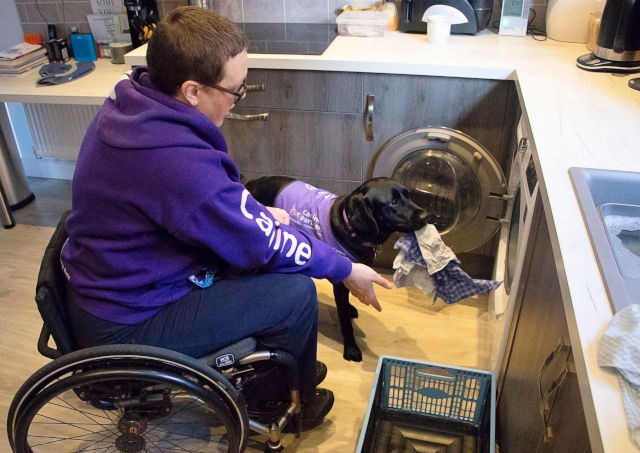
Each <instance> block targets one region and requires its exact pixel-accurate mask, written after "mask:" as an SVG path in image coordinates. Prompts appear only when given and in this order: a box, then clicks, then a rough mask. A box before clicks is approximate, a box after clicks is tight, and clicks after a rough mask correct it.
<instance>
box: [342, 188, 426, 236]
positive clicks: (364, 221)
mask: <svg viewBox="0 0 640 453" xmlns="http://www.w3.org/2000/svg"><path fill="white" fill-rule="evenodd" d="M346 210H347V212H348V217H349V222H350V223H351V225H352V226H353V227H354V228H355V229H356V230H358V231H362V232H368V233H370V234H371V236H376V237H384V236H388V235H389V234H391V233H393V232H394V231H399V232H401V233H410V232H413V231H415V230H418V229H420V228H422V227H423V226H424V225H425V224H426V223H427V212H426V211H425V210H424V209H422V208H421V207H420V206H418V205H417V204H415V203H414V202H413V201H411V198H409V190H408V189H407V188H406V187H404V186H403V185H402V184H400V183H399V182H397V181H395V180H394V179H391V178H384V177H382V178H373V179H369V180H368V181H366V182H364V183H363V184H362V185H361V186H360V187H358V188H357V189H356V190H354V191H353V192H352V193H351V194H350V195H349V196H348V197H347V200H346ZM374 230H375V231H374Z"/></svg>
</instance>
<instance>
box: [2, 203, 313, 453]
mask: <svg viewBox="0 0 640 453" xmlns="http://www.w3.org/2000/svg"><path fill="white" fill-rule="evenodd" d="M68 214H69V211H67V212H65V213H64V214H63V216H62V218H61V219H60V221H59V223H58V226H57V227H56V230H55V232H54V234H53V236H52V237H51V240H50V241H49V244H48V246H47V248H46V250H45V254H44V256H43V259H42V263H41V266H40V271H39V274H38V283H37V285H36V297H35V299H36V302H37V305H38V310H39V312H40V315H41V317H42V319H43V326H42V330H41V332H40V336H39V338H38V351H39V352H40V353H41V354H42V355H43V356H45V357H47V358H50V359H53V361H52V362H50V363H48V364H46V365H45V366H44V367H42V368H40V369H39V370H38V371H36V372H35V373H34V374H33V375H32V376H31V377H30V378H29V379H27V380H26V381H25V383H24V384H23V385H22V387H21V388H20V389H19V390H18V392H17V393H16V395H15V397H14V399H13V401H12V403H11V406H10V408H9V413H8V417H7V433H8V438H9V443H10V445H11V448H12V449H13V450H14V451H15V452H17V453H22V452H35V451H37V450H34V449H33V448H32V447H33V446H30V445H29V444H28V439H29V432H30V430H31V429H32V428H33V426H34V425H35V423H34V422H33V420H34V419H35V418H36V417H38V416H39V417H41V418H44V419H45V420H48V419H52V420H53V419H54V418H53V417H51V416H50V415H48V414H47V415H42V414H40V413H39V411H41V410H43V408H47V409H48V408H49V406H47V405H48V404H49V403H51V401H54V400H55V401H56V402H55V403H51V406H52V407H53V410H54V412H55V411H57V412H67V405H69V406H71V405H73V404H76V401H75V400H76V399H77V400H78V401H81V402H82V403H81V404H83V405H84V406H83V407H86V408H88V409H79V410H78V412H79V413H81V414H83V416H87V414H86V413H83V411H87V412H89V411H91V413H92V416H93V412H94V411H95V412H97V413H100V411H102V412H104V413H105V414H107V415H109V417H111V418H113V417H119V418H118V420H117V423H115V421H116V420H109V422H110V423H113V425H114V426H115V428H114V427H111V430H110V431H108V432H107V431H105V433H104V434H103V433H102V432H101V433H100V434H99V435H100V436H104V438H105V439H107V440H102V438H100V439H99V440H95V443H96V445H97V444H100V443H105V444H106V445H107V446H109V448H112V447H115V448H116V450H115V451H122V452H130V453H135V452H138V451H143V450H145V451H146V448H147V447H146V444H147V443H148V442H155V443H157V442H159V440H158V439H160V441H162V442H165V441H167V439H163V438H161V436H158V439H154V440H151V439H147V438H145V433H146V435H147V436H149V433H150V432H151V431H153V430H152V429H150V428H149V427H150V426H151V425H154V426H155V423H156V422H155V420H157V419H162V418H163V417H165V418H166V416H167V414H168V413H170V412H171V410H172V409H173V408H174V407H175V406H176V405H179V404H183V401H182V400H183V399H186V400H187V404H188V405H189V404H191V403H192V402H194V401H195V402H196V403H195V404H194V406H195V407H197V408H198V410H201V411H203V412H204V414H205V415H206V416H207V419H209V417H214V418H215V417H220V421H219V422H218V423H219V424H220V425H223V426H224V432H223V434H222V435H221V440H223V441H226V442H228V445H227V446H226V451H228V452H231V453H235V452H240V451H243V450H244V449H245V448H246V445H247V441H248V435H249V431H254V432H257V433H259V434H263V435H266V436H267V439H268V440H267V441H266V443H265V449H264V451H265V452H276V451H283V450H284V447H283V446H282V443H281V435H282V430H283V429H284V427H285V426H286V425H287V424H288V423H289V422H290V421H291V420H292V419H295V422H296V425H295V428H296V431H295V432H296V437H298V436H299V435H300V431H301V425H302V423H301V402H300V394H299V382H298V373H297V365H296V362H295V360H294V358H293V357H292V356H291V355H290V354H288V353H287V352H284V351H280V350H265V351H259V350H256V343H257V342H256V340H255V338H246V339H244V340H241V341H239V342H237V343H234V344H232V345H230V346H228V347H225V348H223V349H221V350H219V351H215V352H212V353H210V354H207V355H206V356H204V357H201V358H199V359H194V358H192V357H188V356H186V355H184V354H181V353H178V352H175V351H170V350H167V349H164V348H157V347H153V346H145V345H104V346H97V347H92V348H85V349H78V348H77V346H76V344H75V341H74V339H73V335H72V334H71V328H70V325H69V320H68V315H67V312H66V300H67V295H66V277H65V276H64V275H63V271H62V267H61V264H60V251H61V249H62V246H63V244H64V242H65V241H66V239H67V234H66V230H65V220H66V218H67V216H68ZM51 339H53V341H54V342H55V345H56V347H55V348H52V347H51V346H50V345H49V341H50V340H51ZM257 362H268V363H272V364H275V365H276V366H279V367H283V369H284V370H285V374H286V376H287V383H288V388H289V395H290V400H291V401H290V403H289V404H288V405H287V406H286V407H285V408H284V410H282V411H281V413H278V414H272V415H273V416H272V417H271V418H272V419H271V421H269V422H266V423H265V422H264V421H258V420H257V419H251V418H249V415H248V410H247V404H246V402H245V399H244V396H243V394H242V388H243V386H244V385H246V383H247V382H249V381H250V380H251V379H254V378H256V370H255V368H254V366H253V364H254V363H257ZM172 392H173V393H172ZM186 392H189V393H190V395H191V397H192V398H191V399H189V398H185V396H184V395H185V393H186ZM69 396H71V399H73V400H74V401H73V402H68V398H69ZM172 397H174V399H173V400H172V399H171V398H172ZM58 400H60V401H62V403H60V402H59V401H58ZM75 411H76V408H75V407H74V408H73V413H75ZM68 412H72V410H71V407H69V408H68ZM56 416H57V414H56ZM181 416H183V417H184V414H183V415H181ZM86 418H89V417H88V416H87V417H86ZM192 423H193V421H192ZM85 424H86V423H85V422H82V423H79V422H73V423H71V424H70V425H69V427H71V428H74V429H78V430H80V429H84V428H85ZM58 425H59V423H56V424H53V423H51V422H47V423H42V426H40V425H38V426H37V428H38V429H40V428H42V429H51V430H54V429H58V428H59V426H58ZM98 425H100V424H98ZM205 425H207V424H206V423H205ZM211 426H212V428H211V429H210V433H209V436H211V435H212V434H211V433H212V432H213V431H215V429H214V428H213V427H215V424H211ZM206 428H207V426H205V427H204V428H203V429H205V430H206ZM100 429H102V425H100ZM164 430H165V428H164V427H163V429H162V430H160V431H163V432H164ZM156 431H158V430H157V429H156ZM91 434H92V436H93V435H94V434H96V433H94V432H92V433H91ZM156 434H157V433H156ZM164 434H166V433H164ZM39 435H40V434H39ZM40 436H41V437H39V439H42V438H44V439H48V434H46V433H45V434H43V435H40ZM84 436H85V437H86V436H87V435H84ZM96 436H98V435H97V434H96ZM180 436H182V437H180V440H184V439H187V438H186V436H185V435H184V434H182V433H180ZM79 437H80V438H83V436H79ZM52 438H53V436H52ZM72 440H79V439H72ZM80 440H82V439H80ZM197 440H203V441H204V440H206V439H205V438H198V439H196V442H195V443H198V442H197ZM92 441H93V440H92ZM52 442H53V441H52ZM168 442H174V440H169V441H168ZM112 444H113V445H112ZM43 445H46V444H43ZM55 448H56V447H54V450H53V451H60V450H55ZM160 451H162V449H160Z"/></svg>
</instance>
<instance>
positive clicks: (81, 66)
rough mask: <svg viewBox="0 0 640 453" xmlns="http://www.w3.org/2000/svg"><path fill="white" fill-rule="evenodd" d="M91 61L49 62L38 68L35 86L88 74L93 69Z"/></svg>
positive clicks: (65, 80)
mask: <svg viewBox="0 0 640 453" xmlns="http://www.w3.org/2000/svg"><path fill="white" fill-rule="evenodd" d="M95 67H96V65H95V64H94V63H93V61H78V62H71V63H59V62H58V63H49V64H46V65H44V66H42V67H41V68H40V70H39V71H38V73H39V74H40V78H39V79H38V80H36V85H37V86H48V85H60V84H63V83H67V82H70V81H71V80H75V79H78V78H80V77H82V76H85V75H87V74H89V73H90V72H91V71H93V70H94V69H95Z"/></svg>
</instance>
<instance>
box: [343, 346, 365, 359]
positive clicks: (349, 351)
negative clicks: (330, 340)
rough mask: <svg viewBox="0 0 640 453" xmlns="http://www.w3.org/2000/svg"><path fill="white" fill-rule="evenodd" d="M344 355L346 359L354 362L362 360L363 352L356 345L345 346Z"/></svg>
mask: <svg viewBox="0 0 640 453" xmlns="http://www.w3.org/2000/svg"><path fill="white" fill-rule="evenodd" d="M342 357H344V359H345V360H350V361H352V362H362V352H360V348H358V347H357V346H356V345H353V346H345V347H344V354H342Z"/></svg>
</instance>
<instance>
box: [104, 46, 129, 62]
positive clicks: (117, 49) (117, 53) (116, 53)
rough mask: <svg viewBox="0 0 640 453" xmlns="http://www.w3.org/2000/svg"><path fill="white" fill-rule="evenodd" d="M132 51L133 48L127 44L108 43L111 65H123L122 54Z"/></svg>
mask: <svg viewBox="0 0 640 453" xmlns="http://www.w3.org/2000/svg"><path fill="white" fill-rule="evenodd" d="M131 49H133V46H132V45H131V44H130V43H128V42H111V43H109V50H110V51H111V63H113V64H124V54H126V53H127V52H129V51H130V50H131Z"/></svg>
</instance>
